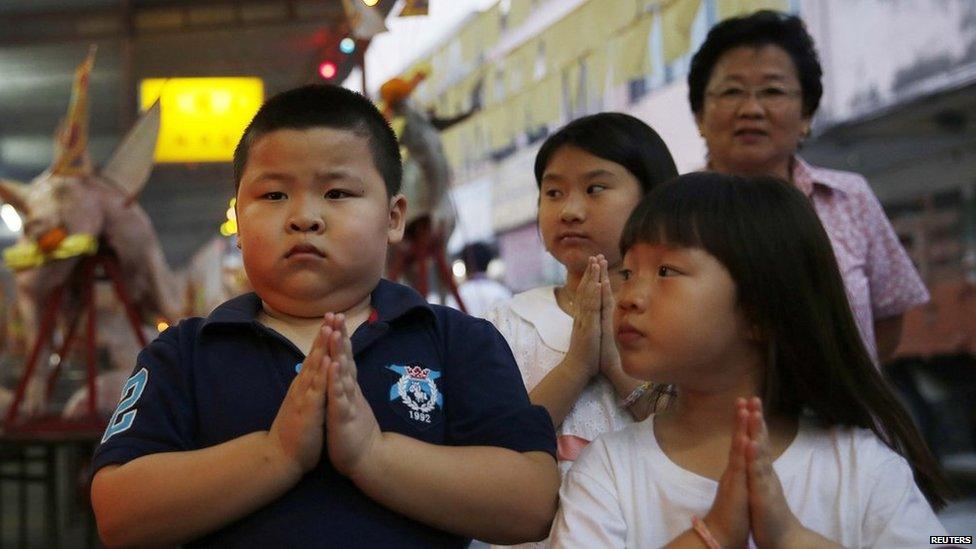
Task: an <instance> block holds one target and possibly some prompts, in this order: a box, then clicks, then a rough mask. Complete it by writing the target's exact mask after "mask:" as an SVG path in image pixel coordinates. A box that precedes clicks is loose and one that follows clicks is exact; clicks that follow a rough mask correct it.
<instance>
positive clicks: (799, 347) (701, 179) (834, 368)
mask: <svg viewBox="0 0 976 549" xmlns="http://www.w3.org/2000/svg"><path fill="white" fill-rule="evenodd" d="M637 243H649V244H657V243H660V244H665V245H671V246H681V247H694V248H700V249H702V250H704V251H706V252H708V253H709V254H711V255H712V256H714V257H715V258H716V259H718V260H719V261H720V262H721V263H722V264H723V265H724V266H725V268H726V269H728V271H729V273H730V275H731V276H732V279H733V280H734V281H735V285H736V291H737V296H736V297H737V301H738V305H739V306H740V307H741V308H742V310H743V312H744V313H745V314H746V317H747V318H748V319H749V321H750V322H752V323H753V325H755V326H756V327H757V328H758V330H759V333H760V334H762V337H763V339H764V341H765V343H766V345H767V346H768V355H769V358H768V359H767V364H766V371H765V378H764V382H763V388H762V397H763V402H764V406H765V407H766V409H767V410H769V412H770V413H772V414H781V415H786V416H791V417H800V415H801V414H806V415H812V416H813V417H814V418H816V420H818V421H819V422H821V423H823V424H825V425H829V426H833V425H843V426H852V427H854V426H856V427H863V428H867V429H871V430H872V431H874V433H875V434H876V435H877V436H878V438H880V439H881V440H882V441H883V442H884V443H885V444H887V445H888V446H889V447H891V448H892V449H893V450H894V451H896V452H898V453H899V454H901V455H902V456H904V457H905V458H906V459H907V460H908V462H909V463H910V464H911V467H912V470H913V471H914V474H915V481H916V483H918V485H919V487H920V488H921V490H922V492H923V493H924V494H925V496H926V498H927V499H928V500H929V503H930V504H931V505H932V507H933V508H935V509H936V510H938V509H940V508H942V507H944V506H945V503H946V499H947V498H948V497H949V494H950V493H951V490H950V488H949V485H948V483H947V482H946V480H945V478H944V476H943V475H942V473H941V470H940V469H939V466H938V463H937V462H936V460H935V459H934V458H933V457H932V454H931V453H930V452H929V450H928V447H927V446H926V444H925V442H924V441H923V439H922V437H921V436H920V435H919V433H918V430H917V429H916V428H915V425H914V423H913V422H912V419H911V417H910V416H909V415H908V413H907V412H906V411H905V409H904V407H902V405H901V404H900V402H899V401H898V399H897V398H896V397H895V395H894V393H893V391H892V389H891V388H890V386H889V385H888V383H887V382H886V381H885V380H884V378H883V377H882V376H881V374H880V373H879V371H878V368H877V367H876V366H875V365H874V363H873V362H872V360H871V357H870V355H869V354H868V352H867V350H866V349H865V347H864V344H863V342H862V341H861V335H860V332H859V331H858V327H857V323H856V322H855V320H854V315H853V313H852V312H851V308H850V305H849V302H848V299H847V293H846V292H845V290H844V282H843V279H842V278H841V275H840V271H839V269H838V267H837V262H836V259H835V257H834V252H833V249H832V248H831V245H830V240H829V239H828V237H827V233H826V232H825V231H824V228H823V226H822V225H821V223H820V219H819V218H818V217H817V214H816V212H815V211H814V210H813V207H812V206H811V205H810V203H809V201H808V200H807V198H806V197H805V196H803V194H802V193H801V192H800V191H799V190H797V189H795V188H794V187H793V186H792V185H789V184H788V183H786V182H785V181H782V180H779V179H775V178H771V177H740V176H735V175H726V174H719V173H713V172H700V173H693V174H688V175H684V176H681V177H678V178H676V179H674V180H672V181H669V182H668V183H665V184H664V185H661V186H659V187H657V188H656V189H655V190H654V191H652V192H651V193H650V194H649V195H647V196H645V197H644V198H643V199H642V200H641V202H640V203H639V204H638V206H637V207H636V208H635V209H634V211H633V213H632V214H631V216H630V218H629V219H628V221H627V224H626V226H625V227H624V230H623V233H622V235H621V239H620V249H621V254H624V253H626V251H627V250H628V249H629V248H631V247H632V246H633V245H635V244H637ZM678 398H680V395H679V396H678Z"/></svg>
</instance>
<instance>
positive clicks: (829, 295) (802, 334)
mask: <svg viewBox="0 0 976 549" xmlns="http://www.w3.org/2000/svg"><path fill="white" fill-rule="evenodd" d="M621 250H623V251H625V252H626V255H625V256H624V260H623V270H622V276H623V278H624V282H623V283H622V285H621V288H620V290H619V292H618V294H617V308H616V311H615V315H614V316H615V318H614V325H615V327H616V333H615V337H616V341H617V344H618V347H619V349H620V357H621V361H622V365H623V369H624V371H625V372H627V373H628V374H630V375H632V376H634V377H637V378H641V379H654V380H655V381H660V382H662V383H671V384H673V385H674V387H675V388H676V390H677V396H676V397H675V398H674V399H673V400H672V401H671V404H670V406H668V408H667V409H666V410H665V411H661V412H658V413H657V414H655V415H652V416H650V417H649V418H648V419H646V420H645V421H643V422H641V423H638V424H634V425H632V426H629V427H627V428H626V429H624V430H622V431H619V432H616V433H610V434H607V435H604V436H601V437H600V438H598V439H597V440H596V442H594V443H593V444H591V445H590V446H588V447H587V448H586V450H584V452H583V454H582V455H581V456H580V459H579V460H577V461H576V463H575V464H574V465H573V468H572V470H571V471H570V472H569V474H568V476H567V477H566V478H565V479H564V482H563V486H562V489H561V491H560V509H559V512H558V513H557V515H556V520H555V524H554V526H553V531H552V538H551V540H552V545H553V546H554V547H587V548H590V547H631V548H632V547H661V546H668V547H709V548H715V547H744V546H746V545H749V546H758V547H807V546H811V547H837V546H840V545H843V546H845V547H885V548H889V547H923V546H927V545H928V540H929V536H932V535H944V534H945V530H944V529H943V527H942V525H941V524H940V523H939V521H938V519H937V518H936V516H935V513H934V512H933V509H932V507H933V506H935V507H937V508H938V507H941V506H942V505H944V504H945V494H946V493H947V486H946V484H945V481H944V479H943V478H942V476H941V474H940V472H939V470H938V466H937V465H936V463H935V461H934V460H933V458H932V456H931V455H930V454H929V452H928V450H927V448H926V447H925V444H924V443H923V442H922V440H921V438H920V437H919V435H918V432H917V431H916V430H915V428H914V427H913V425H912V422H911V419H910V418H909V416H908V415H907V414H906V413H905V411H904V409H903V408H902V407H901V406H900V405H899V403H898V401H897V399H896V398H895V397H894V395H893V394H892V392H891V390H890V389H889V388H888V386H887V384H886V383H885V382H884V380H883V379H882V378H881V377H880V375H879V373H878V371H877V370H876V368H875V367H874V366H873V364H872V362H871V358H870V357H869V355H868V353H867V351H866V350H865V348H864V345H863V343H862V341H861V339H860V338H859V335H858V330H857V326H856V324H855V322H854V318H853V316H852V314H851V310H850V308H849V307H848V304H847V298H846V294H845V292H844V285H843V281H842V279H841V276H840V273H839V271H838V269H837V264H836V262H835V260H834V256H833V252H832V251H831V247H830V241H829V239H828V238H827V235H826V233H825V232H824V230H823V227H822V226H821V224H820V222H819V221H818V219H817V215H816V213H815V212H814V210H813V208H812V207H811V205H810V203H809V201H808V200H807V199H806V198H805V197H804V196H803V194H802V193H801V192H800V191H798V190H796V189H795V188H794V187H792V186H790V185H787V184H786V183H784V182H782V181H779V180H777V179H772V178H743V177H737V176H732V175H722V174H717V173H698V174H690V175H686V176H682V177H679V178H677V179H676V180H674V181H671V182H670V183H667V184H665V185H663V186H661V187H659V188H657V189H656V190H655V191H654V192H652V193H651V194H650V195H648V196H647V197H645V198H644V199H643V200H642V201H641V203H640V204H639V205H638V206H637V208H636V209H635V210H634V212H633V214H632V215H631V217H630V219H629V220H628V222H627V226H626V228H625V229H624V231H623V235H622V237H621ZM754 395H762V397H763V398H762V400H760V399H759V398H758V397H756V396H754ZM699 517H701V518H699Z"/></svg>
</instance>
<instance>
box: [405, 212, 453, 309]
mask: <svg viewBox="0 0 976 549" xmlns="http://www.w3.org/2000/svg"><path fill="white" fill-rule="evenodd" d="M405 240H406V241H407V244H408V246H409V248H408V249H407V250H403V249H394V253H393V259H392V260H391V261H390V268H389V272H388V276H389V277H390V280H397V279H399V278H400V275H401V274H403V273H404V272H405V271H408V270H409V269H411V268H414V267H415V268H416V269H417V280H416V285H417V287H416V290H417V291H418V292H420V295H422V296H424V299H426V298H427V291H428V288H427V266H428V262H429V261H430V260H432V259H433V260H434V265H435V266H436V268H437V279H438V281H440V283H441V284H443V285H444V286H446V287H447V288H449V289H450V290H451V294H452V295H453V296H454V299H456V300H457V303H458V307H459V308H460V309H461V310H462V311H464V312H468V310H467V309H466V308H465V306H464V301H462V300H461V294H459V293H458V287H457V284H456V283H455V282H454V275H453V274H451V269H450V267H448V266H447V258H446V257H445V255H444V239H443V238H442V237H441V236H440V235H435V234H434V232H433V230H431V227H430V219H429V218H421V219H418V220H416V221H414V222H413V223H412V224H411V226H410V227H408V228H407V233H406V238H405Z"/></svg>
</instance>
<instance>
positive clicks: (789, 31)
mask: <svg viewBox="0 0 976 549" xmlns="http://www.w3.org/2000/svg"><path fill="white" fill-rule="evenodd" d="M821 75H822V70H821V68H820V61H819V60H818V58H817V52H816V49H815V48H814V45H813V39H812V38H811V37H810V35H809V34H808V33H807V31H806V28H805V27H804V25H803V22H802V21H800V19H799V18H797V17H794V16H788V15H785V14H782V13H778V12H773V11H760V12H756V13H754V14H752V15H749V16H745V17H739V18H735V19H728V20H726V21H723V22H721V23H719V24H718V25H716V26H715V27H713V28H712V30H711V31H710V32H709V33H708V37H707V38H706V39H705V42H704V44H702V46H701V48H700V49H699V50H698V52H697V53H695V56H694V58H693V59H692V61H691V70H690V72H689V74H688V88H689V91H688V96H689V100H690V102H691V110H692V111H693V112H694V115H695V120H696V121H697V123H698V128H699V131H700V132H701V135H702V137H704V138H705V143H706V145H707V147H708V167H709V169H712V170H716V171H720V172H729V173H736V174H741V175H758V174H772V175H776V176H778V177H781V178H783V179H784V180H786V181H789V182H790V183H791V184H793V185H796V186H797V187H798V188H799V189H800V190H802V191H803V192H804V193H805V194H806V195H807V196H808V197H810V200H811V201H812V202H813V205H814V208H815V209H816V211H817V214H818V215H819V216H820V220H821V222H822V223H823V225H824V228H825V229H826V231H827V234H828V235H829V236H830V241H831V243H832V244H833V248H834V253H835V254H836V256H837V262H838V264H839V265H840V268H841V271H842V273H843V275H844V282H845V284H846V286H847V293H848V296H849V298H850V301H851V308H852V310H853V312H854V316H855V318H856V320H857V324H858V327H859V328H860V331H861V336H862V338H863V339H864V342H865V344H866V345H867V347H868V350H869V351H870V352H871V353H872V354H873V355H874V358H875V359H880V360H881V361H884V360H885V359H886V358H888V357H889V356H890V355H891V353H892V352H893V351H894V350H895V348H896V347H897V346H898V340H899V338H900V337H901V324H902V316H903V314H904V312H905V311H906V310H908V309H910V308H912V307H914V306H916V305H920V304H922V303H925V302H926V301H927V300H928V291H927V290H926V288H925V285H924V284H923V283H922V281H921V279H920V278H919V276H918V273H917V272H916V270H915V268H914V267H913V266H912V263H911V261H910V260H909V258H908V256H907V254H906V253H905V250H904V248H903V247H902V246H901V243H900V242H899V241H898V237H897V236H896V235H895V232H894V230H893V229H892V227H891V224H890V223H889V222H888V220H887V218H886V217H885V215H884V211H883V210H882V209H881V205H880V203H879V202H878V199H877V197H875V195H874V193H873V192H872V191H871V188H870V187H869V186H868V183H867V181H866V180H865V179H864V178H863V177H862V176H860V175H858V174H855V173H850V172H841V171H836V170H828V169H824V168H818V167H815V166H811V165H810V164H807V163H806V162H804V161H803V160H802V159H801V158H800V157H798V156H797V148H798V147H799V145H800V143H801V142H802V140H803V139H804V138H805V137H806V136H808V135H809V134H810V122H811V119H812V118H813V115H814V113H815V112H816V110H817V107H818V105H819V104H820V96H821V95H822V94H823V86H822V85H821V82H820V78H821Z"/></svg>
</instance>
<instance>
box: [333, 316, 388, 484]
mask: <svg viewBox="0 0 976 549" xmlns="http://www.w3.org/2000/svg"><path fill="white" fill-rule="evenodd" d="M326 330H327V332H328V339H327V345H326V353H327V357H326V359H327V360H328V400H327V405H326V414H325V424H326V430H327V432H328V439H327V444H328V448H329V459H330V460H331V461H332V465H333V467H335V468H336V470H337V471H339V472H340V473H342V474H344V475H346V476H348V477H350V478H354V477H356V476H357V475H358V474H360V473H362V472H363V471H367V470H369V469H370V467H371V461H370V460H371V459H372V458H378V457H379V452H377V451H375V450H376V449H377V446H376V445H377V444H380V443H381V442H382V432H381V431H380V427H379V424H378V423H377V422H376V416H375V415H374V414H373V409H372V408H370V406H369V403H368V402H367V401H366V397H364V396H363V393H362V391H361V390H360V388H359V383H358V382H357V381H356V363H355V361H354V360H353V358H352V357H353V354H352V342H351V341H350V339H349V334H348V332H347V330H346V323H345V316H344V315H342V314H338V315H329V314H327V315H326ZM372 461H373V462H375V461H377V460H375V459H373V460H372Z"/></svg>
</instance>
